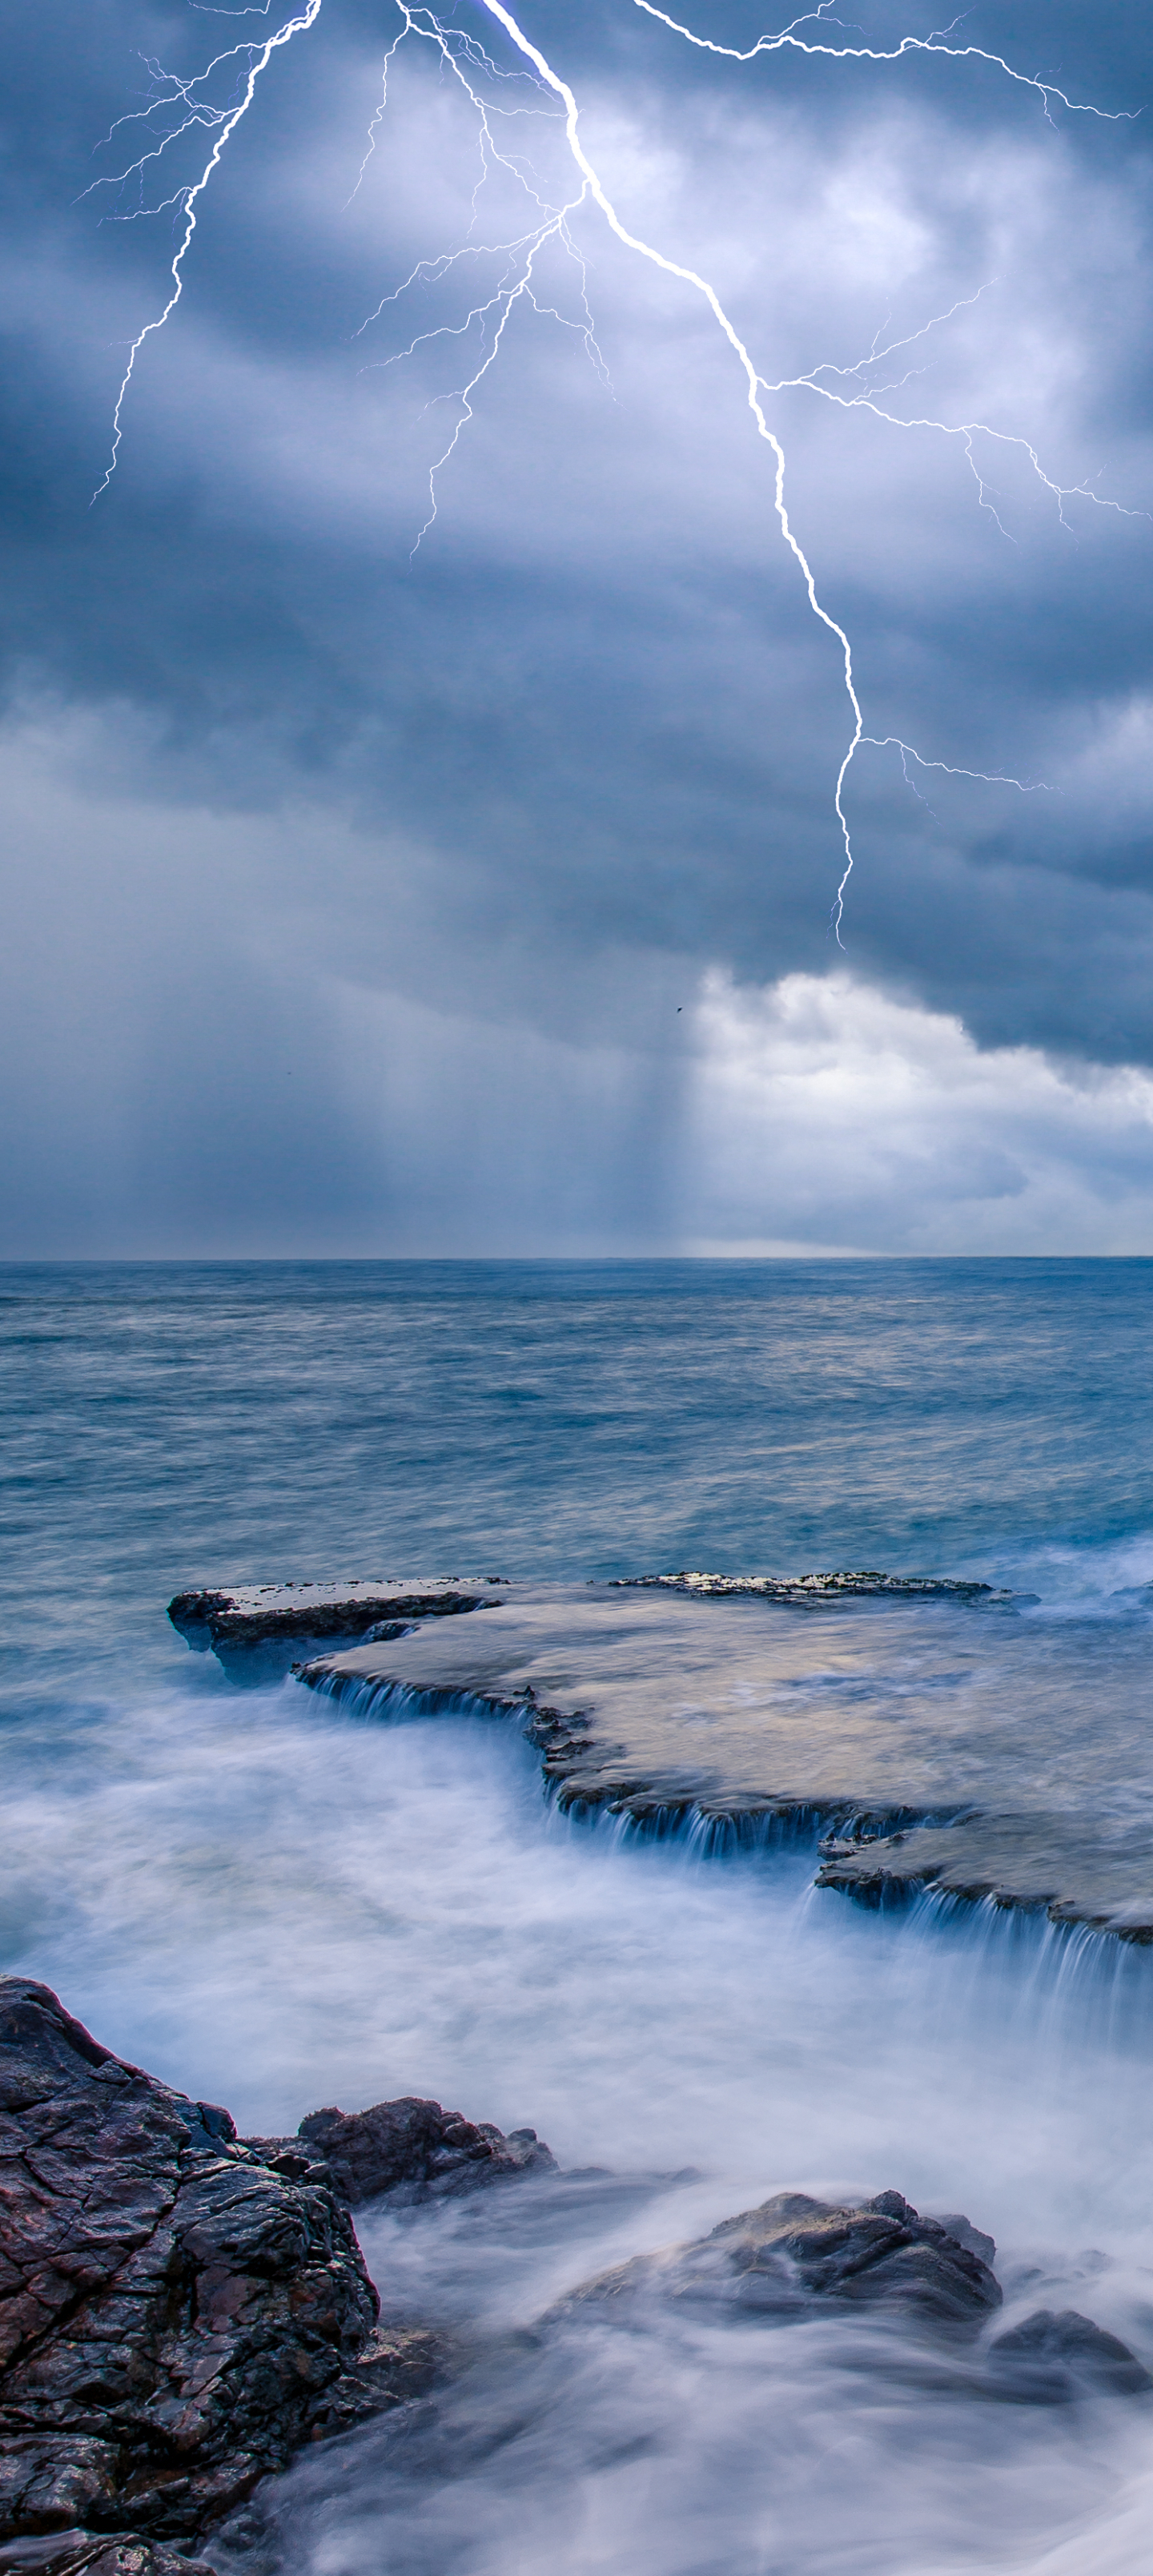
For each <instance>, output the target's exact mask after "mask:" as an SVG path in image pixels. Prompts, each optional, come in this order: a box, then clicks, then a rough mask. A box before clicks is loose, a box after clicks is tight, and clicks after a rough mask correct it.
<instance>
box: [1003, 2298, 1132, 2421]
mask: <svg viewBox="0 0 1153 2576" xmlns="http://www.w3.org/2000/svg"><path fill="white" fill-rule="evenodd" d="M989 2360H990V2364H991V2367H992V2368H993V2370H994V2371H995V2373H996V2374H997V2377H998V2378H999V2379H1001V2380H1003V2381H1004V2382H1005V2383H1006V2393H1008V2394H1011V2395H1013V2396H1014V2397H1023V2398H1030V2399H1032V2400H1033V2401H1034V2402H1037V2403H1041V2404H1046V2403H1048V2404H1054V2403H1056V2404H1060V2403H1061V2402H1062V2401H1063V2400H1065V2399H1068V2398H1071V2397H1078V2396H1081V2395H1083V2394H1084V2392H1085V2391H1086V2389H1091V2390H1097V2391H1101V2392H1105V2393H1108V2394H1111V2395H1114V2396H1123V2397H1135V2396H1139V2395H1141V2394H1142V2393H1143V2392H1145V2391H1146V2390H1148V2389H1151V2388H1153V2378H1151V2377H1150V2375H1149V2372H1148V2371H1147V2370H1146V2369H1145V2366H1144V2364H1143V2363H1142V2362H1140V2361H1138V2359H1137V2355H1136V2353H1134V2352H1130V2350H1129V2346H1128V2344H1127V2343H1122V2342H1121V2339H1120V2336H1119V2335H1112V2334H1107V2333H1106V2331H1105V2328H1104V2327H1103V2326H1097V2325H1094V2323H1093V2320H1092V2318H1091V2317H1083V2316H1080V2315H1079V2314H1078V2312H1077V2309H1076V2308H1062V2309H1061V2310H1060V2311H1059V2312H1058V2313H1057V2314H1054V2312H1053V2310H1052V2308H1037V2309H1035V2310H1034V2313H1033V2315H1032V2316H1031V2317H1026V2318H1025V2319H1024V2322H1023V2323H1022V2324H1021V2325H1019V2326H1010V2328H1009V2330H1008V2333H1007V2334H1002V2335H998V2336H997V2339H996V2341H995V2343H994V2344H993V2345H992V2346H991V2348H990V2353H989Z"/></svg>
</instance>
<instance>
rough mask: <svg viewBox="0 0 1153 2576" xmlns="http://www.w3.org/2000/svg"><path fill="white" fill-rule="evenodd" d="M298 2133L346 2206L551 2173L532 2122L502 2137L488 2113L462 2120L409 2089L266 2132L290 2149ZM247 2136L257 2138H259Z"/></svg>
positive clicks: (441, 2196)
mask: <svg viewBox="0 0 1153 2576" xmlns="http://www.w3.org/2000/svg"><path fill="white" fill-rule="evenodd" d="M300 2141H303V2142H304V2145H305V2147H306V2148H307V2149H308V2150H309V2151H310V2152H311V2153H312V2154H313V2155H314V2156H318V2157H320V2158H322V2159H323V2167H324V2171H325V2172H326V2174H327V2175H328V2176H329V2177H330V2178H331V2182H332V2186H333V2189H334V2190H335V2191H337V2192H339V2194H340V2196H341V2198H342V2200H345V2201H346V2202H347V2203H348V2206H349V2208H350V2209H358V2208H359V2207H360V2205H361V2203H362V2202H363V2201H366V2200H373V2199H375V2198H376V2196H377V2195H378V2193H380V2192H390V2193H392V2194H393V2195H394V2196H395V2197H397V2198H399V2199H402V2200H405V2201H415V2200H447V2199H450V2198H455V2196H456V2195H457V2194H458V2193H461V2192H466V2191H478V2190H482V2189H483V2188H484V2187H485V2186H486V2185H487V2184H489V2183H496V2182H507V2181H511V2180H513V2179H515V2177H516V2176H517V2175H519V2174H525V2173H555V2171H556V2157H555V2156H554V2155H552V2154H551V2152H550V2150H549V2149H548V2147H546V2146H545V2145H543V2143H542V2141H541V2140H540V2139H539V2138H538V2136H537V2133H536V2130H535V2129H514V2130H513V2131H512V2133H511V2136H509V2137H505V2135H504V2133H503V2131H502V2130H500V2129H496V2128H494V2127H493V2125H492V2123H491V2121H487V2120H482V2121H480V2122H479V2123H477V2122H474V2121H472V2120H465V2119H463V2118H462V2117H461V2114H460V2112H459V2111H442V2109H441V2106H440V2104H439V2102H422V2101H420V2100H419V2099H418V2098H417V2097H416V2096H415V2095H413V2094H409V2095H406V2096H405V2097H404V2098H403V2099H402V2100H400V2101H397V2102H376V2103H374V2104H373V2106H372V2109H371V2110H369V2111H352V2112H347V2111H335V2110H328V2111H313V2112H312V2113H311V2115H310V2117H309V2118H308V2119H307V2120H302V2121H301V2123H300V2128H299V2131H298V2133H297V2137H296V2138H295V2139H288V2138H285V2139H275V2140H272V2139H266V2140H264V2141H262V2142H261V2144H262V2145H264V2146H275V2147H277V2148H279V2149H280V2150H281V2152H282V2154H283V2153H284V2152H287V2154H288V2155H290V2156H291V2154H292V2151H293V2149H294V2148H295V2149H296V2153H297V2154H298V2155H299V2153H300ZM251 2143H253V2144H256V2141H252V2142H251Z"/></svg>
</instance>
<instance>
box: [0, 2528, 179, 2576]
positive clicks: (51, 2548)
mask: <svg viewBox="0 0 1153 2576" xmlns="http://www.w3.org/2000/svg"><path fill="white" fill-rule="evenodd" d="M0 2565H3V2567H4V2568H5V2570H11V2571H13V2576H213V2570H212V2568H211V2567H210V2566H209V2565H208V2563H207V2561H206V2560H205V2559H203V2558H186V2557H185V2556H184V2555H183V2553H182V2552H178V2551H177V2550H175V2549H166V2548H165V2547H164V2544H163V2542H162V2541H156V2540H144V2539H142V2538H141V2536H140V2534H139V2532H121V2533H118V2534H117V2536H116V2537H115V2538H114V2539H110V2538H109V2536H108V2534H107V2532H99V2531H62V2532H56V2533H54V2534H53V2536H52V2537H51V2539H43V2540H36V2541H32V2540H30V2541H28V2542H27V2543H25V2544H24V2545H23V2546H22V2545H21V2544H20V2543H19V2542H15V2543H13V2545H12V2547H11V2548H9V2549H6V2550H5V2551H4V2554H3V2559H2V2560H0Z"/></svg>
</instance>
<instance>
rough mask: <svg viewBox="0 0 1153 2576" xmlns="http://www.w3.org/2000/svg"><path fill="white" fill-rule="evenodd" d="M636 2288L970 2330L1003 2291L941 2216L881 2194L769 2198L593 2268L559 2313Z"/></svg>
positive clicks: (776, 2312) (631, 2293) (777, 2312)
mask: <svg viewBox="0 0 1153 2576" xmlns="http://www.w3.org/2000/svg"><path fill="white" fill-rule="evenodd" d="M644 2291H649V2292H650V2293H652V2292H655V2293H657V2294H658V2295H660V2296H662V2297H665V2298H674V2299H691V2300H693V2301H697V2300H702V2301H714V2300H725V2301H729V2302H734V2303H736V2304H737V2305H739V2306H740V2307H742V2308H745V2309H748V2310H749V2311H751V2312H752V2313H753V2314H758V2313H759V2314H763V2315H766V2316H772V2317H786V2316H789V2315H797V2314H800V2313H803V2312H804V2310H805V2309H806V2308H808V2307H809V2306H810V2304H811V2303H812V2302H813V2301H819V2300H825V2299H831V2300H836V2301H838V2302H849V2303H851V2304H852V2305H854V2306H857V2307H860V2306H870V2307H876V2306H887V2307H888V2308H889V2309H890V2310H894V2311H896V2312H897V2313H899V2314H900V2315H901V2316H902V2317H905V2318H910V2317H911V2318H914V2319H916V2320H917V2321H918V2322H921V2323H924V2324H928V2325H936V2326H955V2327H967V2328H969V2329H971V2330H973V2331H975V2330H976V2328H977V2327H978V2326H980V2325H981V2324H982V2322H983V2320H984V2319H985V2317H986V2316H987V2315H988V2314H989V2311H990V2310H991V2309H994V2308H998V2307H999V2306H1000V2304H1001V2290H1000V2286H999V2284H998V2282H997V2281H995V2280H994V2278H993V2274H992V2272H991V2271H990V2269H989V2266H988V2264H987V2263H985V2262H984V2261H982V2259H981V2257H980V2255H978V2254H975V2253H973V2252H971V2251H970V2249H969V2248H968V2246H965V2245H962V2244H960V2243H959V2242H958V2240H957V2238H956V2237H955V2236H951V2235H950V2234H949V2233H948V2230H947V2229H946V2228H945V2227H943V2226H942V2225H941V2224H940V2222H939V2221H938V2220H936V2219H932V2218H921V2217H919V2216H918V2213H917V2211H916V2210H915V2209H911V2208H910V2206H909V2203H908V2201H907V2200H903V2199H902V2198H901V2194H900V2192H899V2191H883V2192H881V2193H880V2194H879V2195H878V2197H877V2199H876V2200H868V2201H865V2202H864V2204H863V2206H862V2207H860V2208H855V2209H842V2208H838V2207H835V2206H833V2205H831V2204H830V2203H829V2202H827V2201H823V2200H810V2199H809V2198H808V2197H807V2195H806V2194H805V2193H804V2192H789V2191H783V2192H778V2193H777V2194H776V2196H775V2198H774V2199H772V2200H766V2201H765V2202H764V2203H763V2204H762V2206H761V2207H760V2208H759V2209H746V2210H744V2211H742V2213H741V2215H740V2216H739V2217H738V2218H726V2219H724V2220H722V2223H721V2225H720V2226H719V2227H714V2229H713V2231H712V2234H711V2236H706V2237H704V2238H702V2239H701V2240H700V2242H699V2243H697V2244H692V2245H674V2246H671V2247H669V2249H668V2250H667V2251H666V2252H664V2253H660V2254H642V2255H640V2256H639V2257H638V2258H637V2259H636V2260H635V2261H633V2262H631V2263H622V2264H619V2265H618V2266H617V2268H616V2269H615V2270H614V2271H611V2272H603V2273H601V2274H600V2275H599V2277H598V2278H597V2279H596V2280H593V2281H589V2282H586V2283H585V2284H584V2285H583V2286H582V2287H581V2288H580V2289H578V2290H576V2291H573V2292H572V2293H571V2294H570V2296H569V2298H568V2299H566V2300H565V2301H564V2302H563V2303H562V2306H563V2308H564V2309H565V2310H571V2309H572V2308H573V2307H574V2306H579V2305H583V2304H586V2303H594V2302H595V2303H596V2304H598V2305H603V2304H610V2303H613V2302H615V2301H617V2300H626V2299H630V2298H633V2297H635V2296H636V2295H637V2294H638V2293H641V2292H644Z"/></svg>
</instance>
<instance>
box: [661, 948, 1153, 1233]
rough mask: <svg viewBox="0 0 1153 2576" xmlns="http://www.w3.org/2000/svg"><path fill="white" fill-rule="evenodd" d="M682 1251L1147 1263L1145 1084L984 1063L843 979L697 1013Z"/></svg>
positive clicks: (994, 1054) (816, 980)
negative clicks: (1061, 1257) (1070, 1257)
mask: <svg viewBox="0 0 1153 2576" xmlns="http://www.w3.org/2000/svg"><path fill="white" fill-rule="evenodd" d="M694 1035H695V1041H696V1045H697V1049H698V1053H697V1058H696V1065H695V1074H694V1080H693V1084H692V1088H691V1094H690V1103H691V1105H690V1108H689V1112H688V1117H687V1122H686V1128H685V1133H684V1140H683V1151H684V1165H685V1172H686V1184H687V1186H686V1204H687V1211H688V1217H689V1222H688V1233H689V1239H690V1245H691V1248H692V1249H695V1250H705V1249H708V1250H718V1251H719V1250H728V1249H732V1250H742V1249H744V1250H756V1249H768V1248H782V1249H783V1248H789V1249H792V1248H796V1247H797V1246H798V1245H802V1244H803V1245H809V1246H812V1247H813V1248H817V1247H828V1248H830V1249H839V1248H841V1249H843V1248H845V1247H847V1246H853V1247H858V1248H861V1249H865V1250H874V1251H889V1252H910V1253H969V1252H971V1253H981V1252H987V1253H1035V1252H1048V1253H1062V1252H1084V1253H1153V1077H1151V1076H1150V1075H1149V1074H1148V1073H1147V1072H1145V1071H1143V1070H1142V1069H1140V1068H1138V1067H1135V1066H1131V1065H1121V1066H1116V1067H1105V1066H1100V1065H1083V1064H1082V1065H1076V1066H1073V1065H1069V1064H1061V1063H1058V1062H1055V1061H1054V1060H1053V1059H1052V1058H1050V1057H1049V1056H1047V1055H1045V1054H1044V1053H1042V1052H1041V1050H1040V1049H1038V1048H1035V1047H997V1048H991V1049H985V1050H983V1049H981V1048H979V1047H978V1046H976V1045H975V1044H974V1042H973V1039H972V1038H971V1037H970V1036H969V1034H968V1032H967V1031H966V1030H965V1028H964V1027H963V1026H962V1024H961V1022H960V1021H959V1020H957V1019H954V1018H951V1017H948V1016H946V1015H945V1014H943V1013H940V1012H933V1011H928V1010H924V1009H920V1008H918V1007H916V1006H915V1005H913V1004H910V1003H907V1002H902V1001H895V1000H892V999H890V998H889V997H888V996H886V995H885V994H883V993H880V992H877V991H876V990H875V989H873V988H871V987H870V986H868V985H866V984H862V983H858V982H855V981H854V980H853V979H852V978H851V977H850V976H849V975H847V974H844V973H839V974H831V975H827V976H815V975H788V976H785V977H784V978H783V979H782V980H781V981H780V982H779V983H777V984H774V985H771V986H769V987H768V988H767V989H766V990H763V991H749V990H746V989H741V988H740V987H738V986H736V985H734V984H733V983H732V982H731V981H730V980H729V978H728V977H726V976H724V975H721V974H719V973H714V974H711V975H710V976H708V977H707V978H706V980H705V983H704V987H703V990H702V992H701V995H700V999H699V1001H698V1003H697V1006H696V1012H695V1031H694Z"/></svg>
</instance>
